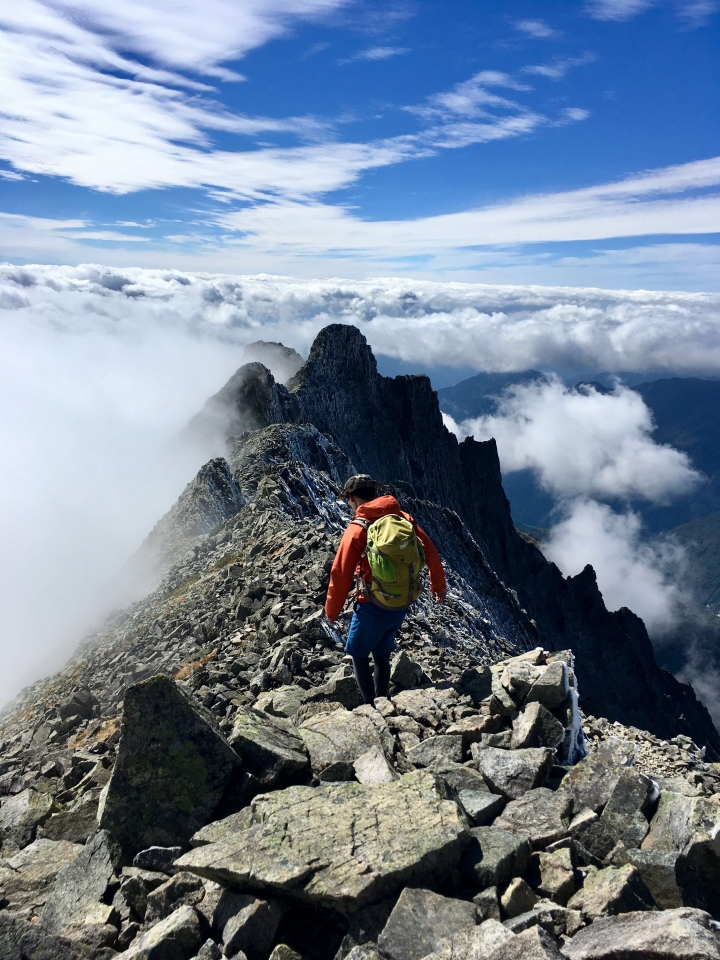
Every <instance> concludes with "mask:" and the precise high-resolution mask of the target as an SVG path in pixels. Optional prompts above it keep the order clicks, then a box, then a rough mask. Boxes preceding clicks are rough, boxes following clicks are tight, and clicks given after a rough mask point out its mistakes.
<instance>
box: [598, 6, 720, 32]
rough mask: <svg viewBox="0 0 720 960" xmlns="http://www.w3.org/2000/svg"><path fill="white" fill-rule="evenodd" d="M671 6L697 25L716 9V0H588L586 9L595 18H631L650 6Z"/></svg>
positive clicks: (678, 13)
mask: <svg viewBox="0 0 720 960" xmlns="http://www.w3.org/2000/svg"><path fill="white" fill-rule="evenodd" d="M657 6H671V7H672V8H674V10H675V13H676V14H677V16H678V17H679V18H680V19H681V20H683V21H685V23H686V24H687V25H688V26H691V27H699V26H702V25H703V24H705V23H706V22H707V20H708V18H709V17H710V16H711V15H712V14H713V13H715V12H716V10H717V9H718V6H719V4H718V2H717V0H669V2H668V0H588V2H587V4H586V9H587V11H588V13H589V14H590V16H591V17H594V18H595V19H596V20H621V21H622V20H632V18H633V17H636V16H638V15H639V14H641V13H645V11H646V10H649V9H650V7H657Z"/></svg>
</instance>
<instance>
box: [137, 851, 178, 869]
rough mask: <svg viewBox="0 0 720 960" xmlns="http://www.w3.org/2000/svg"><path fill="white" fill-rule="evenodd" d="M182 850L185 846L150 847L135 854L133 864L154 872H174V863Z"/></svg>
mask: <svg viewBox="0 0 720 960" xmlns="http://www.w3.org/2000/svg"><path fill="white" fill-rule="evenodd" d="M182 852H183V847H148V848H147V850H141V851H140V853H138V854H136V855H135V858H134V859H133V866H134V867H137V868H138V869H139V870H151V871H153V872H154V873H174V872H175V868H174V866H173V864H174V863H175V861H176V860H177V858H178V857H179V856H181V854H182Z"/></svg>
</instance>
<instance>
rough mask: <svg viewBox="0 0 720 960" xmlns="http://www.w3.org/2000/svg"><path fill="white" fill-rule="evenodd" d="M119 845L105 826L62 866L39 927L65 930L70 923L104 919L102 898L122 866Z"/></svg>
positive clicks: (53, 931)
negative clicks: (70, 860)
mask: <svg viewBox="0 0 720 960" xmlns="http://www.w3.org/2000/svg"><path fill="white" fill-rule="evenodd" d="M120 860H121V854H120V848H119V847H118V845H117V844H116V843H115V841H114V840H113V838H112V837H111V836H110V835H109V834H108V833H107V831H105V830H100V831H98V832H97V833H96V834H95V836H93V837H91V838H90V840H88V842H87V843H86V844H85V846H84V847H83V849H82V851H81V852H80V853H79V854H78V855H77V856H76V857H75V859H74V860H73V861H72V863H70V864H69V865H68V866H67V867H65V868H64V869H63V870H61V871H60V872H59V873H58V875H57V878H56V880H55V883H54V884H53V886H52V888H51V890H50V892H49V893H48V896H47V899H46V901H45V908H44V909H43V913H42V917H41V918H40V927H41V928H42V930H43V931H44V932H45V933H52V934H62V932H63V931H64V930H65V928H66V927H67V925H68V924H70V923H76V922H77V923H88V922H100V923H104V922H105V920H106V919H107V917H108V916H109V910H110V908H108V907H105V908H104V909H105V914H104V915H101V914H102V911H101V910H100V907H101V903H100V901H101V900H102V898H103V897H104V896H105V893H106V891H107V888H108V885H109V884H110V883H111V881H112V880H113V879H114V878H115V875H116V871H117V869H118V868H119V866H120Z"/></svg>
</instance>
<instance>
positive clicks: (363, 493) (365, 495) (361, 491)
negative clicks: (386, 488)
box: [350, 487, 378, 501]
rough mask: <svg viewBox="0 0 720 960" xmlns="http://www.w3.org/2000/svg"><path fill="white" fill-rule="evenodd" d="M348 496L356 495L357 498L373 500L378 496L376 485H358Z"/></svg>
mask: <svg viewBox="0 0 720 960" xmlns="http://www.w3.org/2000/svg"><path fill="white" fill-rule="evenodd" d="M350 496H351V497H357V498H358V500H366V501H367V500H374V499H375V497H377V496H378V490H377V487H358V488H357V489H356V490H353V492H352V493H351V494H350Z"/></svg>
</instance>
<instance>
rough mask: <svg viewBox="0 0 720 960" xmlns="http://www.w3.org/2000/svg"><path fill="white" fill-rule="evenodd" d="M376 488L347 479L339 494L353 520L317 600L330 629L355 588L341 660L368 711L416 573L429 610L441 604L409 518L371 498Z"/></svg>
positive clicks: (430, 551) (431, 555) (433, 565)
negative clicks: (347, 662) (346, 659)
mask: <svg viewBox="0 0 720 960" xmlns="http://www.w3.org/2000/svg"><path fill="white" fill-rule="evenodd" d="M380 487H382V483H379V482H378V481H377V480H373V479H372V478H371V477H370V476H369V475H368V474H366V473H360V474H356V475H355V476H352V477H350V479H349V480H348V481H347V483H346V484H345V486H344V488H343V490H342V493H341V494H340V496H341V497H344V498H345V499H346V500H347V501H348V503H349V504H350V506H351V507H352V509H353V510H354V511H355V516H354V518H353V520H351V522H350V524H349V525H348V527H347V528H346V530H345V533H344V534H343V537H342V540H341V541H340V546H339V547H338V552H337V554H336V556H335V561H334V562H333V565H332V570H331V572H330V585H329V587H328V592H327V598H326V600H325V615H326V616H327V618H328V620H329V621H330V623H334V622H335V620H336V619H337V618H338V616H339V615H340V612H341V611H342V609H343V607H344V606H345V601H346V600H347V598H348V595H349V593H350V591H351V589H352V587H353V583H354V584H355V605H354V612H353V617H352V621H351V623H350V630H349V632H348V638H347V642H346V644H345V652H346V653H349V654H350V656H351V657H352V661H353V667H354V669H355V679H356V680H357V683H358V686H359V687H360V693H361V694H362V698H363V700H364V702H365V703H369V704H372V703H373V701H374V700H375V698H376V697H386V696H387V695H388V692H389V688H390V654H391V653H392V652H393V650H394V649H395V636H396V635H397V632H398V630H399V629H400V627H401V626H402V622H403V620H404V619H405V615H406V614H407V612H408V607H409V606H410V604H411V603H412V602H413V601H414V600H417V598H418V596H419V595H420V592H421V590H422V581H421V578H420V571H421V570H422V568H423V567H424V566H425V565H426V564H427V567H428V569H429V571H430V590H431V592H432V596H433V599H434V600H435V602H436V603H442V602H443V600H444V599H445V595H446V593H447V584H446V582H445V571H444V570H443V566H442V562H441V560H440V556H439V554H438V552H437V548H436V547H435V544H434V543H433V542H432V540H431V539H430V537H429V536H428V535H427V534H426V533H425V531H424V530H422V529H421V528H420V527H419V526H418V525H417V523H415V521H414V520H413V518H412V517H411V516H410V514H409V513H405V512H404V511H403V510H401V509H400V504H399V503H398V502H397V500H396V499H395V497H390V496H384V497H381V496H378V489H379V488H380ZM382 518H384V519H382ZM402 551H405V552H404V553H403V552H402ZM371 653H372V655H373V661H374V665H375V669H374V676H373V671H371V669H370V659H369V658H370V654H371Z"/></svg>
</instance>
